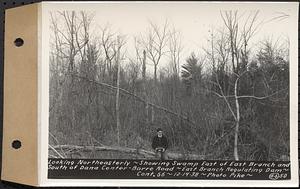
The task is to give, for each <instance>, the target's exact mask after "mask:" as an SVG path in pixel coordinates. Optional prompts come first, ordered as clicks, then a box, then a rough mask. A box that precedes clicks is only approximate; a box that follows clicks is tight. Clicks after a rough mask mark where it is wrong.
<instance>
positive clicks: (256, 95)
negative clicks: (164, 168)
mask: <svg viewBox="0 0 300 189" xmlns="http://www.w3.org/2000/svg"><path fill="white" fill-rule="evenodd" d="M245 5H246V6H245ZM93 6H94V7H93ZM91 7H93V9H92V10H91V9H84V8H82V9H80V7H76V9H74V10H70V8H69V9H66V10H64V9H62V8H60V9H59V10H51V11H50V12H49V18H48V19H49V136H48V143H49V144H48V158H49V159H51V160H52V161H54V160H55V159H60V160H61V159H68V160H72V159H83V160H88V159H94V160H136V161H138V162H147V161H148V160H149V161H152V160H155V161H158V162H169V160H172V162H180V161H183V160H184V161H191V162H197V161H203V160H216V161H218V160H221V161H236V162H237V161H250V162H261V161H269V162H270V161H272V162H280V161H282V162H289V161H290V69H291V62H290V43H291V41H290V28H289V27H290V24H291V23H290V22H291V18H292V16H291V9H290V6H285V5H283V6H280V5H276V6H275V5H268V4H259V5H258V4H256V3H248V4H243V3H215V4H214V5H212V4H210V3H197V2H189V3H183V2H178V3H175V2H164V3H163V2H158V3H153V2H152V3H151V2H143V3H142V2H140V3H128V2H127V3H112V2H111V3H101V4H95V5H91ZM293 64H297V62H294V63H293ZM204 162H205V161H204ZM50 164H51V163H50ZM212 165H213V164H212ZM253 165H254V163H253ZM255 166H259V165H256V164H255V165H254V167H255ZM147 176H149V175H147ZM150 176H151V175H150ZM216 178H218V177H216ZM269 178H270V176H269Z"/></svg>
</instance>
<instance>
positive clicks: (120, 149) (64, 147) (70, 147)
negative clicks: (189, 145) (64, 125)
mask: <svg viewBox="0 0 300 189" xmlns="http://www.w3.org/2000/svg"><path fill="white" fill-rule="evenodd" d="M49 150H52V151H53V152H54V153H55V154H56V155H58V156H59V157H61V158H62V157H64V156H63V155H61V154H60V153H59V152H58V151H62V150H63V151H64V154H72V153H73V152H74V151H76V152H93V151H114V152H121V153H129V154H138V155H141V156H144V157H145V158H152V159H154V158H155V152H153V151H149V150H145V149H141V148H138V149H135V148H128V147H117V146H116V147H115V146H78V145H57V146H51V145H49ZM167 156H168V159H185V160H186V159H197V160H202V159H204V157H205V156H204V155H198V154H180V153H174V152H168V153H167ZM64 158H67V157H64Z"/></svg>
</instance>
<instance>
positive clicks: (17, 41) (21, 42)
mask: <svg viewBox="0 0 300 189" xmlns="http://www.w3.org/2000/svg"><path fill="white" fill-rule="evenodd" d="M14 43H15V45H16V46H17V47H21V46H22V45H23V44H24V40H23V39H22V38H17V39H16V40H15V41H14Z"/></svg>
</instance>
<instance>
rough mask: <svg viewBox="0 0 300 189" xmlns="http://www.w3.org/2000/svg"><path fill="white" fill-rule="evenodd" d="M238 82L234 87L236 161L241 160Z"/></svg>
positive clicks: (234, 151)
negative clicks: (239, 152) (239, 148)
mask: <svg viewBox="0 0 300 189" xmlns="http://www.w3.org/2000/svg"><path fill="white" fill-rule="evenodd" d="M238 80H239V78H237V79H236V81H235V85H234V96H235V107H236V125H235V130H234V150H233V155H234V159H235V160H236V161H238V160H239V154H238V138H239V127H240V105H239V99H238V94H237V93H238V90H237V88H238Z"/></svg>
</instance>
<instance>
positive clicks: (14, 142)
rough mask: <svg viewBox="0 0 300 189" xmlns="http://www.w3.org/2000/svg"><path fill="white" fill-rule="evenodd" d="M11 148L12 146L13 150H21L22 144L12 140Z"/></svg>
mask: <svg viewBox="0 0 300 189" xmlns="http://www.w3.org/2000/svg"><path fill="white" fill-rule="evenodd" d="M11 146H12V147H13V148H14V149H19V148H21V146H22V143H21V141H19V140H14V141H13V142H12V143H11Z"/></svg>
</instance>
